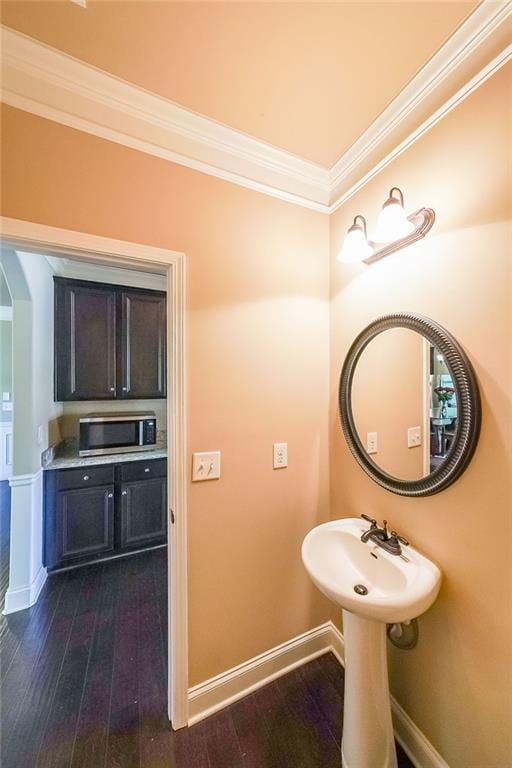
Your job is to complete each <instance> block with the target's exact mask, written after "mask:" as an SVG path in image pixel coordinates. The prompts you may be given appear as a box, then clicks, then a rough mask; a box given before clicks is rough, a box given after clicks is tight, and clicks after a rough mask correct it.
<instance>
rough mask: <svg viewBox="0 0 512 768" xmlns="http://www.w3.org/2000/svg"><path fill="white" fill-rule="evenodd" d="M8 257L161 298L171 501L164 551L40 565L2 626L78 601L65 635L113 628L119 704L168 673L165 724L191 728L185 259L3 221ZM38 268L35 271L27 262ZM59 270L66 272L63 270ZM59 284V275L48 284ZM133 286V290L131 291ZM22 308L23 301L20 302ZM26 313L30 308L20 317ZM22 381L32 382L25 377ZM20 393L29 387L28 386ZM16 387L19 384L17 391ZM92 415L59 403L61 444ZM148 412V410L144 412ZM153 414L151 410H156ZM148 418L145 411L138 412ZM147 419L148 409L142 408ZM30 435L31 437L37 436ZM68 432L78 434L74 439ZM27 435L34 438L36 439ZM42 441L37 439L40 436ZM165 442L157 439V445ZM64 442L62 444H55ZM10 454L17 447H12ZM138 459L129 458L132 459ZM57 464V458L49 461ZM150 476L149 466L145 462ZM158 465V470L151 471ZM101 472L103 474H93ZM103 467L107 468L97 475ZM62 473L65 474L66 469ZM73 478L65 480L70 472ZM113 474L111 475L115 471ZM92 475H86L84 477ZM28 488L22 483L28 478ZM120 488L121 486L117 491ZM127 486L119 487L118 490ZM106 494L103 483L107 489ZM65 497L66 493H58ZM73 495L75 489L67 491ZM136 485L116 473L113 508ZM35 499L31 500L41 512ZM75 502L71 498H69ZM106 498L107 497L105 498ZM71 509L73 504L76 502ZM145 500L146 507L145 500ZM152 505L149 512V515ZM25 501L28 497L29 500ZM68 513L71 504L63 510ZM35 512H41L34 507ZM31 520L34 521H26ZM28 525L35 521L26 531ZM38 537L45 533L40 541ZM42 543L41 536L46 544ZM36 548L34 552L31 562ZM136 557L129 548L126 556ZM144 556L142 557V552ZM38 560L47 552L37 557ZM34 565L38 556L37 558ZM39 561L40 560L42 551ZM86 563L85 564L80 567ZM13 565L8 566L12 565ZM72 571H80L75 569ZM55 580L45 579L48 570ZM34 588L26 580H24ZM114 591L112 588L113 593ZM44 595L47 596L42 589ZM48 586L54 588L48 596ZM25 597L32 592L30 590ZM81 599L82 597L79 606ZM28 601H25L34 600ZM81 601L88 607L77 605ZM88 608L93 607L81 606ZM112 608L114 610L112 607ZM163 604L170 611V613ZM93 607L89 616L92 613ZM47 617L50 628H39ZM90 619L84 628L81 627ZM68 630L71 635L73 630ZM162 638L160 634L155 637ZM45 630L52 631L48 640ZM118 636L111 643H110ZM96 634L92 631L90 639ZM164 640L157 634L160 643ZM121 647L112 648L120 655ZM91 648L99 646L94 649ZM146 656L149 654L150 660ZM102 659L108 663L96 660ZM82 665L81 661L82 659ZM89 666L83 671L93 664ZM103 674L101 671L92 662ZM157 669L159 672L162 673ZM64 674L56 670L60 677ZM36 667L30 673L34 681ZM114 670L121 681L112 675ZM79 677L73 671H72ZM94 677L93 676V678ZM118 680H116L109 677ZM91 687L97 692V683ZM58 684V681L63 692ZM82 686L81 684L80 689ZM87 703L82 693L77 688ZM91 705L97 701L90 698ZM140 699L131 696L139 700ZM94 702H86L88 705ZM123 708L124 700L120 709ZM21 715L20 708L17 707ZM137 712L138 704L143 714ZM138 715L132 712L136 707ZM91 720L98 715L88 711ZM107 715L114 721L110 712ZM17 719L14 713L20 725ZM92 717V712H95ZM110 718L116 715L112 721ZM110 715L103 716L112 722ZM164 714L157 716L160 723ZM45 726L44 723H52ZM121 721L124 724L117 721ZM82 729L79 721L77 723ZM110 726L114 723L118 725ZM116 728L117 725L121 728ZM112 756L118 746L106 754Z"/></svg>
mask: <svg viewBox="0 0 512 768" xmlns="http://www.w3.org/2000/svg"><path fill="white" fill-rule="evenodd" d="M3 224H4V226H3V231H4V233H5V234H4V241H3V249H4V252H5V253H7V252H9V253H11V254H15V255H17V256H18V257H19V254H20V253H23V254H25V258H26V257H27V255H30V257H31V258H32V259H35V260H38V261H37V263H39V264H41V260H44V263H45V269H46V266H48V265H49V266H50V267H51V266H52V264H53V272H54V273H55V272H56V271H58V270H59V269H61V274H60V275H57V277H58V278H59V277H60V278H62V279H67V278H69V279H71V280H73V279H75V280H82V281H83V282H87V281H90V282H96V281H97V282H102V283H106V282H108V280H109V277H110V278H112V279H110V284H112V285H118V286H123V285H124V286H125V287H128V288H130V289H135V288H137V287H141V286H137V285H136V282H137V281H138V280H142V283H143V284H144V285H142V290H143V291H144V290H146V289H147V290H148V291H152V290H155V291H158V290H161V289H162V290H163V291H165V293H166V295H167V316H166V328H167V339H168V343H167V382H166V384H167V408H164V409H162V407H161V406H162V403H158V406H159V407H157V408H155V409H154V411H155V413H156V415H157V423H158V424H160V425H162V424H163V425H164V426H165V429H163V430H159V431H161V432H165V431H166V432H167V441H166V442H167V447H168V450H167V456H168V458H167V467H166V469H167V477H168V500H167V503H166V508H165V511H166V518H167V520H166V522H167V526H168V532H169V537H168V546H167V547H164V546H162V545H161V544H156V546H155V547H151V548H149V547H147V548H145V547H140V548H138V549H137V552H136V553H135V554H134V553H133V551H132V552H131V553H130V556H129V557H124V556H119V557H117V556H116V557H112V558H111V557H105V558H100V557H98V562H97V563H94V564H90V563H87V562H84V563H79V565H80V567H76V568H69V569H67V568H59V569H55V570H53V571H51V575H50V576H49V577H48V578H46V572H47V567H46V566H45V565H43V564H42V563H41V566H42V569H43V571H44V578H43V583H42V584H41V585H40V587H39V585H38V584H36V585H35V590H36V591H37V592H38V594H37V595H35V599H34V600H33V601H32V607H31V608H29V609H28V611H27V610H26V609H25V608H23V609H22V610H20V611H17V610H14V611H11V610H7V612H6V613H7V616H6V617H5V618H4V619H3V621H6V622H7V623H9V622H12V624H13V625H18V626H19V624H20V622H21V621H22V617H23V616H24V617H26V616H27V615H28V614H29V613H30V612H32V615H37V617H38V618H37V621H39V620H41V621H43V622H44V621H48V613H47V612H45V607H48V609H49V610H50V608H49V606H53V608H51V610H54V609H55V611H57V607H56V606H60V609H59V610H60V613H59V615H61V613H62V611H65V610H66V606H67V609H70V605H72V604H73V600H75V601H76V608H77V611H76V613H75V615H74V619H73V622H72V624H71V626H70V633H71V634H70V635H69V637H68V640H69V641H70V642H71V639H72V636H73V634H72V633H73V631H74V632H75V637H79V636H82V637H83V634H82V635H80V632H79V628H80V623H78V624H77V617H78V616H80V617H81V621H82V622H83V624H84V627H86V626H89V627H90V624H89V622H90V620H91V619H93V621H94V622H95V626H96V627H103V635H102V636H103V637H108V636H109V634H110V633H109V631H107V628H108V627H109V622H112V621H113V622H114V624H113V625H112V626H111V627H110V630H111V631H113V632H114V636H115V637H117V640H115V642H114V643H113V644H112V646H111V649H112V659H111V663H112V669H111V672H112V676H113V679H117V681H118V683H119V685H116V686H115V691H116V692H117V693H116V695H118V696H120V695H121V693H122V695H123V696H125V697H126V696H128V697H131V696H132V694H134V693H135V688H134V687H133V686H134V685H135V683H134V680H135V679H137V680H138V681H139V682H138V684H139V688H138V689H137V690H141V688H142V689H147V690H150V689H151V690H155V688H154V687H153V688H151V682H150V681H149V682H148V678H147V677H146V678H145V677H144V675H149V676H153V684H154V686H156V688H157V689H158V687H159V686H160V689H161V684H162V679H161V677H162V675H161V674H160V672H159V671H158V670H159V668H160V670H161V669H162V664H163V669H164V674H165V669H166V668H167V669H168V672H169V674H168V686H167V690H165V697H164V698H165V701H164V705H165V706H164V709H165V710H166V711H165V712H164V716H168V717H169V719H170V720H171V722H172V727H173V728H175V729H176V728H180V727H183V726H184V725H186V724H187V719H188V712H187V692H188V685H187V678H188V664H187V622H186V615H187V604H186V484H187V483H186V477H185V467H186V458H185V457H186V434H185V422H186V418H185V416H186V415H185V397H184V299H185V297H184V257H183V254H180V253H176V252H172V251H166V250H163V249H158V248H151V247H147V246H139V245H137V244H132V243H125V242H120V241H114V240H110V239H107V238H100V237H96V236H91V235H87V234H81V233H76V232H69V231H66V230H56V229H53V228H48V227H44V226H39V225H32V224H29V223H26V222H19V221H13V220H4V221H3ZM33 263H34V264H35V263H36V262H35V261H34V262H33ZM63 264H64V267H63V268H62V265H63ZM54 276H55V274H54ZM134 281H135V282H134ZM24 300H26V296H25V297H24ZM25 309H26V307H25ZM15 310H16V307H15V309H14V313H13V316H14V322H16V311H15ZM26 378H27V379H28V378H30V377H28V376H27V377H26ZM25 383H26V382H25ZM20 385H21V382H20ZM13 391H14V403H15V405H14V408H15V409H16V401H17V400H16V392H17V388H16V381H15V382H14V387H13ZM22 393H23V386H21V389H20V395H22ZM131 404H132V405H134V404H136V405H137V407H139V406H140V403H139V402H137V403H136V401H135V399H133V401H132V403H131ZM88 405H89V406H90V403H89V404H87V403H85V402H82V401H77V402H76V403H64V404H61V406H60V413H58V414H57V415H56V421H57V422H58V424H59V427H60V429H61V430H62V433H63V434H61V435H59V436H60V437H61V438H62V439H63V441H64V442H65V441H66V440H70V439H72V438H73V436H74V437H75V438H76V425H77V417H79V415H80V414H81V413H82V412H85V410H86V408H87V407H88ZM97 405H98V408H97V410H98V411H99V412H100V413H103V412H109V413H110V412H112V410H114V411H116V410H118V411H119V410H120V409H121V407H123V409H124V408H125V404H124V403H123V404H122V406H121V405H120V406H119V408H118V405H117V404H116V407H115V408H114V409H113V408H112V403H106V404H105V403H101V404H97ZM144 405H146V404H145V403H144ZM153 405H154V403H153ZM144 410H146V408H144ZM148 410H149V408H148ZM13 423H14V439H15V440H16V428H17V422H16V410H15V411H14V420H13ZM35 426H36V434H38V427H39V426H40V425H35ZM73 430H75V434H74V435H73V434H72V433H73ZM32 431H33V430H32ZM39 436H40V434H39ZM160 436H161V435H160ZM43 442H45V443H46V442H47V443H48V447H46V446H44V449H45V450H43V451H42V453H43V454H44V453H45V451H46V450H48V448H49V450H50V453H49V454H47V456H46V458H47V459H48V458H49V457H50V459H51V458H52V450H53V446H52V443H51V439H50V437H48V440H44V441H43ZM61 442H62V440H61ZM15 444H16V443H15ZM134 456H135V454H134V455H133V456H132V457H130V458H134ZM54 458H55V459H57V458H58V457H57V456H54ZM16 459H17V454H16V451H15V452H14V463H13V478H12V479H11V486H12V489H13V490H14V491H15V493H16V490H15V489H16V488H17V487H18V486H17V485H16V483H17V482H18V481H19V480H20V473H19V472H18V469H17V466H18V465H17V462H16ZM121 463H123V464H125V467H128V466H129V465H130V466H133V465H134V463H135V462H128V461H127V462H126V463H124V462H120V466H121ZM144 463H145V464H147V465H148V466H149V462H144ZM155 465H156V462H155ZM99 466H101V465H99ZM103 466H104V465H103ZM66 469H70V468H69V467H66ZM72 471H74V470H71V472H72ZM116 471H117V470H116ZM24 474H25V475H30V474H32V475H33V474H36V473H34V472H32V473H31V472H25V473H24ZM40 474H41V476H42V477H41V481H40V486H41V490H40V496H41V498H42V497H43V495H44V493H45V486H44V480H43V478H44V470H43V471H41V472H40ZM89 474H90V473H89ZM25 479H26V478H25ZM118 480H119V483H120V484H119V486H118V485H117V481H118ZM123 482H124V485H123ZM107 485H108V482H107ZM161 485H162V483H160V485H159V482H158V478H156V477H155V478H154V482H153V486H152V488H153V492H154V493H153V496H152V497H151V498H152V499H153V501H154V499H155V498H156V496H155V492H156V489H157V486H158V487H159V488H161ZM31 486H32V489H31V493H32V499H31V502H33V501H34V498H33V497H34V491H33V487H34V486H37V483H31ZM61 490H62V491H63V492H65V491H66V489H61ZM69 490H70V491H72V490H73V489H69ZM140 490H141V485H140V481H139V479H138V478H135V477H133V478H131V477H128V475H126V476H125V470H124V469H123V470H119V476H117V475H116V479H115V482H114V489H113V491H111V492H112V493H113V494H114V496H115V499H116V500H117V496H118V494H119V499H120V500H121V499H123V500H124V498H125V497H124V496H123V493H124V492H125V491H126V493H127V494H131V498H132V499H133V500H135V501H136V503H138V504H139V506H140V501H141V499H140V498H139V497H138V495H137V494H140ZM37 495H38V494H37V491H36V492H35V497H36V502H37ZM71 496H72V494H71V495H70V498H71ZM106 496H107V497H108V492H107V494H106ZM73 498H74V499H76V496H75V497H73ZM145 498H146V499H147V498H148V497H145ZM151 498H150V499H149V502H147V503H149V505H150V506H151V503H152V501H151ZM25 500H26V492H25ZM65 503H66V504H67V505H68V507H67V508H68V509H69V508H70V503H71V502H70V499H69V498H68V499H67V500H66V502H65ZM36 506H37V503H36ZM32 518H33V516H32ZM31 522H32V523H34V519H32V521H31ZM136 525H137V520H136V519H134V520H132V527H131V533H132V534H133V533H134V535H135V537H137V531H136ZM43 533H44V531H43ZM43 533H42V534H41V536H42V535H43ZM37 549H38V548H37V546H36V547H35V550H36V552H37ZM132 549H134V548H132ZM139 549H140V551H139ZM43 550H44V547H43ZM35 557H36V559H37V554H36V555H35ZM43 557H44V551H43ZM86 559H87V558H86ZM11 560H12V558H11ZM73 564H74V565H76V562H74V563H73ZM50 570H51V569H50ZM9 571H10V573H9V582H10V583H9V586H11V581H12V576H13V568H12V563H11V567H10V569H9ZM28 578H30V576H29V577H28ZM116 584H117V587H116ZM43 585H44V586H43ZM50 585H51V586H50ZM116 589H118V590H120V591H118V593H117V594H118V597H119V600H120V601H121V602H120V603H119V600H118V601H117V603H116V606H115V608H116V610H115V611H114V614H112V611H110V612H109V610H108V605H109V604H110V605H111V607H112V606H113V604H114V603H115V602H116V598H115V595H116ZM29 592H30V590H29ZM80 596H81V597H80ZM32 597H34V594H30V598H32ZM82 598H84V600H82ZM85 598H87V599H88V600H89V602H88V603H87V599H85ZM109 601H110V602H109ZM167 601H168V608H167ZM79 604H80V605H81V606H82V607H83V606H84V605H85V606H86V607H87V605H88V606H89V609H88V611H87V610H86V611H84V610H80V611H79V610H78V605H79ZM93 607H94V610H93ZM45 616H46V618H45ZM86 616H87V619H86ZM23 621H26V622H27V623H32V627H33V625H34V621H35V619H31V618H28V619H27V618H24V619H23ZM73 626H74V630H73V628H72V627H73ZM157 628H158V631H157ZM50 630H51V626H50V627H49V628H48V631H49V632H50ZM116 630H117V635H116ZM90 631H91V632H92V629H90ZM158 633H160V634H158ZM99 642H100V639H98V637H96V638H95V635H94V633H93V634H91V636H90V638H89V651H90V652H91V653H92V648H93V646H94V647H97V645H98V643H99ZM116 643H117V645H116ZM95 644H96V645H95ZM158 647H159V648H160V650H161V652H162V654H163V655H162V656H161V659H163V661H162V663H160V662H158V659H157V652H158ZM151 649H152V651H151ZM146 651H147V652H148V653H151V652H152V654H153V658H152V661H151V662H149V661H148V658H147V653H146ZM15 656H16V651H15V650H13V658H12V659H11V662H12V663H13V664H15V663H16V658H15ZM102 657H103V658H105V654H102ZM83 658H85V656H84V657H83ZM91 658H92V657H90V658H89V664H90V661H91ZM98 664H99V661H98ZM159 664H160V667H159ZM64 668H65V666H62V670H64ZM35 670H36V666H34V667H33V672H34V673H35ZM116 670H117V671H116ZM75 673H76V668H75ZM97 674H98V675H99V672H98V671H97ZM116 675H117V678H116V677H115V676H116ZM98 679H99V678H97V679H96V683H98ZM63 684H64V683H63V682H62V680H61V685H63ZM77 684H79V681H77ZM83 692H84V695H85V688H83ZM90 695H91V696H93V692H91V693H90ZM58 696H59V683H58V682H56V683H55V690H54V708H53V710H52V711H56V708H55V704H56V703H57V702H58V698H57V697H58ZM107 698H108V697H107V695H106V692H105V691H103V693H102V698H101V700H102V701H105V700H106V699H107ZM135 698H137V696H135ZM90 701H92V699H90ZM112 701H113V703H114V710H115V711H119V712H124V713H125V714H126V708H125V707H124V706H122V702H121V701H120V700H119V699H117V700H116V698H115V696H114V689H112V696H111V697H110V703H111V705H112ZM126 701H128V699H126ZM21 706H22V705H21V704H20V707H21ZM140 706H141V703H140V702H138V703H137V707H140ZM132 709H133V714H134V713H135V709H134V705H133V706H132ZM94 710H95V711H97V707H94ZM114 710H112V711H114ZM20 711H21V710H20V709H19V708H18V714H17V715H16V716H17V717H19V714H20ZM80 711H83V712H85V714H84V715H83V717H85V716H86V715H87V707H85V710H84V701H82V702H81V704H80ZM91 711H92V710H91ZM111 714H112V712H111ZM111 714H110V715H109V716H111ZM160 714H161V713H160ZM48 716H49V717H50V715H48ZM123 716H124V715H123ZM82 719H83V718H82ZM114 723H115V720H114ZM120 725H121V726H122V723H121V724H120ZM112 748H114V749H115V744H114V746H113V747H112Z"/></svg>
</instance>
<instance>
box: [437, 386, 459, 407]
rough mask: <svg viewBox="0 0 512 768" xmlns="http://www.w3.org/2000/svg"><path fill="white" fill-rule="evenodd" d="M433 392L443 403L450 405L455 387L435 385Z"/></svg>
mask: <svg viewBox="0 0 512 768" xmlns="http://www.w3.org/2000/svg"><path fill="white" fill-rule="evenodd" d="M434 392H435V393H436V395H437V397H438V399H439V400H440V402H441V403H442V404H443V405H450V403H451V400H452V397H453V395H454V393H455V389H454V388H453V387H436V388H435V389H434Z"/></svg>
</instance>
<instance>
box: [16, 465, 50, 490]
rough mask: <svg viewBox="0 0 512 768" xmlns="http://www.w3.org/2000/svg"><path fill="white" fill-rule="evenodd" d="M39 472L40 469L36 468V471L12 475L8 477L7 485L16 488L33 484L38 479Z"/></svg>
mask: <svg viewBox="0 0 512 768" xmlns="http://www.w3.org/2000/svg"><path fill="white" fill-rule="evenodd" d="M41 472H42V469H38V470H37V472H34V473H32V474H29V475H13V476H12V477H11V478H9V485H10V486H11V488H18V487H20V486H24V485H34V483H35V482H36V481H37V480H38V479H39V476H40V475H41Z"/></svg>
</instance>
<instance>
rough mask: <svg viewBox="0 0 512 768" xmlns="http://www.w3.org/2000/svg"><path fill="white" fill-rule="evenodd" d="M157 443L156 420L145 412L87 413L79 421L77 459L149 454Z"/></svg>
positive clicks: (148, 412) (152, 414)
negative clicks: (123, 454)
mask: <svg viewBox="0 0 512 768" xmlns="http://www.w3.org/2000/svg"><path fill="white" fill-rule="evenodd" d="M155 443H156V417H155V414H154V413H153V412H151V411H145V412H144V413H89V414H88V415H87V416H83V417H82V418H81V419H80V448H79V454H80V456H102V455H105V454H110V453H129V452H131V451H150V450H152V449H153V448H154V447H155Z"/></svg>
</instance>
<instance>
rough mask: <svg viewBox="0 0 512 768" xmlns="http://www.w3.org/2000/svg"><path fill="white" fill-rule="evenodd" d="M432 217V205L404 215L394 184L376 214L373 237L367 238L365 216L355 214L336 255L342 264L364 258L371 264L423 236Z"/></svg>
mask: <svg viewBox="0 0 512 768" xmlns="http://www.w3.org/2000/svg"><path fill="white" fill-rule="evenodd" d="M435 217H436V215H435V213H434V211H433V210H432V208H420V209H419V210H418V211H416V212H415V213H411V214H410V216H407V215H406V213H405V209H404V196H403V194H402V190H401V189H399V188H398V187H393V188H392V189H391V190H390V192H389V197H388V199H387V200H386V202H385V203H384V205H383V206H382V210H381V212H380V214H379V219H378V222H377V231H376V233H375V240H369V239H368V236H367V231H366V219H365V218H364V216H360V215H357V216H356V217H355V219H354V223H353V224H352V226H351V227H350V229H349V230H348V232H347V234H346V237H345V242H344V243H343V248H342V249H341V251H340V253H339V254H338V261H341V262H343V263H351V262H356V261H364V263H365V264H373V262H374V261H378V260H379V259H382V258H384V256H389V255H390V254H391V253H395V251H399V250H400V249H401V248H405V247H406V246H408V245H411V243H415V242H416V240H421V238H422V237H425V235H426V234H427V232H428V231H429V230H430V229H431V228H432V225H433V223H434V220H435ZM358 219H359V220H360V221H361V222H362V223H361V224H358Z"/></svg>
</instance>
